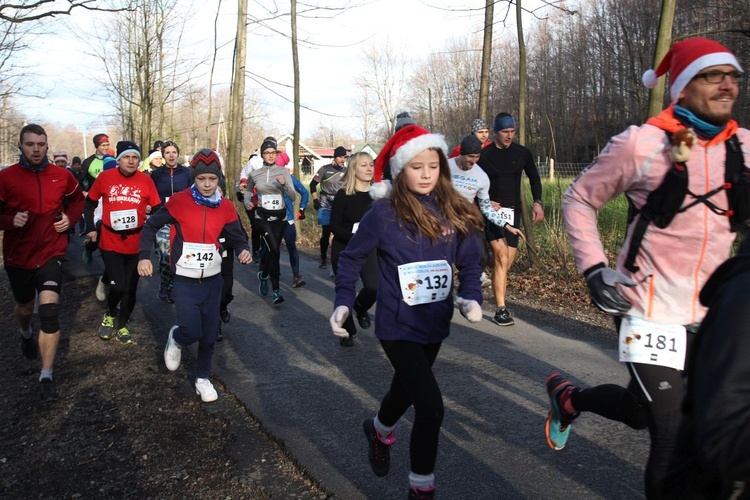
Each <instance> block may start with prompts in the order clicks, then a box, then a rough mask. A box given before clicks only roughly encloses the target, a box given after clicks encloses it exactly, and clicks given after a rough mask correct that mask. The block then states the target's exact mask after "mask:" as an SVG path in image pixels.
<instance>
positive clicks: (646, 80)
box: [641, 69, 659, 89]
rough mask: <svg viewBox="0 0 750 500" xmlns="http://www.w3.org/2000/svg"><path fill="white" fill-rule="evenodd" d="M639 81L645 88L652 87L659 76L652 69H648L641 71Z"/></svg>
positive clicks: (656, 82)
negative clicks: (641, 74) (641, 75)
mask: <svg viewBox="0 0 750 500" xmlns="http://www.w3.org/2000/svg"><path fill="white" fill-rule="evenodd" d="M641 81H642V82H643V85H645V86H646V87H647V88H649V89H652V88H654V87H656V85H657V84H658V83H659V77H658V76H657V75H656V71H654V70H653V69H650V70H648V71H646V72H645V73H643V77H641Z"/></svg>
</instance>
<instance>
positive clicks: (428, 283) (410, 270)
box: [398, 260, 453, 306]
mask: <svg viewBox="0 0 750 500" xmlns="http://www.w3.org/2000/svg"><path fill="white" fill-rule="evenodd" d="M398 279H399V284H400V285H401V297H402V298H403V300H404V302H406V303H407V304H409V305H410V306H413V305H417V304H429V303H430V302H438V301H441V300H444V299H445V298H446V297H448V296H449V295H451V294H452V293H453V268H452V267H451V266H450V264H448V262H447V261H445V260H431V261H425V262H412V263H411V264H403V265H400V266H398Z"/></svg>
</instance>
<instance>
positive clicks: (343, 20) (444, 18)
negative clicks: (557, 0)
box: [18, 0, 532, 137]
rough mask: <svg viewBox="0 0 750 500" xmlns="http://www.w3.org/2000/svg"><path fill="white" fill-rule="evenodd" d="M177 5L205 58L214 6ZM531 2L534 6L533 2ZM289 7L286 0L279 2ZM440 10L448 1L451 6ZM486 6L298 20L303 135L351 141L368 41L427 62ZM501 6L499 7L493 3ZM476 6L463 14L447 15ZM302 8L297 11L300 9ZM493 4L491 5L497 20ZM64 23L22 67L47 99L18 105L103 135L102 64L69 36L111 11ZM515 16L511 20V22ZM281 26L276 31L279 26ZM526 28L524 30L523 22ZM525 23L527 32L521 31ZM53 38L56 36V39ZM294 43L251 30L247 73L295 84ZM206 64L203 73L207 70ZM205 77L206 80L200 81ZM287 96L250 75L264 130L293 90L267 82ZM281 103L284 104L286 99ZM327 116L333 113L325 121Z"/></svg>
mask: <svg viewBox="0 0 750 500" xmlns="http://www.w3.org/2000/svg"><path fill="white" fill-rule="evenodd" d="M180 2H181V7H184V8H192V9H193V10H194V11H195V15H194V16H192V18H191V21H189V23H188V24H187V25H186V38H187V42H184V43H183V46H185V47H187V48H189V50H190V51H191V52H193V53H194V54H195V55H196V56H197V57H198V58H203V59H205V60H210V53H211V51H212V47H213V19H214V16H215V12H216V6H217V5H218V0H207V1H196V2H191V1H189V0H180ZM326 3H327V4H328V5H341V6H344V5H355V2H347V1H345V0H328V2H326ZM528 3H529V4H531V3H532V2H531V1H529V2H528ZM278 4H279V5H280V6H283V9H288V7H287V6H286V5H285V3H284V2H279V3H278ZM446 4H450V7H447V6H446ZM221 5H222V8H221V15H220V21H219V22H220V28H219V35H218V44H219V46H221V47H222V48H221V50H220V52H219V65H218V67H217V73H216V77H215V82H216V83H219V84H224V85H227V84H228V82H229V81H230V78H231V67H230V66H231V57H232V51H233V39H234V33H235V32H236V6H237V3H236V2H235V1H232V0H223V1H222V3H221ZM262 5H266V6H271V5H273V3H272V2H270V1H269V0H257V3H256V2H251V4H250V9H251V12H252V13H253V14H254V15H256V16H257V17H266V16H267V14H266V13H264V12H263V10H262V8H261V6H262ZM483 5H484V0H462V1H461V2H460V3H453V2H448V1H447V0H374V1H370V2H369V3H365V0H362V1H361V2H360V5H359V6H356V7H352V8H349V9H348V10H346V11H345V12H341V13H340V14H338V15H336V16H335V17H333V18H332V19H325V18H318V19H304V18H301V19H300V20H299V24H300V26H299V37H300V39H303V38H307V39H310V40H312V41H314V42H315V43H317V44H318V45H319V47H317V48H308V47H304V46H303V45H302V44H301V45H300V61H301V80H302V92H301V99H302V104H303V105H304V106H308V107H309V108H312V109H313V110H317V111H320V112H322V113H316V112H313V111H307V110H303V111H302V117H301V127H302V136H303V137H304V136H305V135H306V134H307V133H309V132H310V131H312V130H314V129H315V128H316V127H317V125H318V124H319V123H321V122H322V123H324V124H328V125H330V124H332V123H333V124H334V125H335V127H336V128H337V129H343V130H347V131H349V132H350V133H352V134H353V135H356V131H357V128H358V123H356V119H353V118H336V117H348V116H351V115H352V114H353V109H352V101H353V99H354V97H355V96H356V93H357V89H356V86H355V85H354V82H355V80H356V79H358V78H365V77H366V75H365V74H363V72H362V70H361V66H362V62H361V55H360V54H361V52H362V50H363V47H364V46H365V45H366V44H367V43H369V42H370V40H383V39H385V38H389V39H390V40H391V41H392V42H394V43H395V44H402V45H403V46H405V47H407V48H408V54H409V56H410V57H411V58H413V59H415V60H419V59H423V58H425V57H426V56H428V55H429V53H430V52H432V51H440V50H442V49H443V48H444V47H445V44H446V41H447V40H449V39H451V38H462V37H464V36H465V35H466V34H472V33H476V32H478V31H480V30H481V27H482V24H483V16H484V14H483V11H482V10H481V7H482V6H483ZM498 5H500V4H498ZM449 8H450V9H460V8H465V9H472V8H473V9H475V10H474V11H471V10H466V11H463V12H456V11H453V12H451V11H449V10H448V9H449ZM299 9H300V10H301V9H302V7H299ZM497 10H498V7H496V15H497ZM74 12H75V14H74V15H73V16H71V18H70V19H69V20H61V21H55V23H53V24H51V25H50V27H51V29H49V30H48V34H47V35H44V36H39V37H37V38H36V39H34V41H33V43H32V48H33V50H31V51H29V53H28V54H27V57H26V64H27V65H28V66H29V67H32V68H34V71H33V72H34V73H35V74H36V75H37V77H38V78H39V81H40V82H41V84H40V87H39V88H35V90H37V91H38V93H39V94H46V96H45V97H44V98H36V97H24V98H21V99H19V101H18V102H19V104H20V107H21V109H22V111H23V112H24V113H25V114H26V115H27V116H29V118H30V119H32V120H40V121H42V120H43V121H52V122H58V123H60V124H63V125H64V124H72V125H75V126H76V127H78V128H79V129H83V130H84V131H86V132H90V131H98V130H101V129H102V128H103V127H104V125H105V122H106V118H104V117H103V115H108V114H111V113H112V108H111V106H109V104H108V103H107V102H106V101H104V100H103V99H102V98H101V97H99V95H100V90H99V89H100V86H97V85H96V84H95V83H94V82H92V81H91V80H92V79H95V78H96V71H97V68H98V67H99V66H100V65H101V64H103V63H102V60H106V59H107V55H106V54H103V55H102V57H92V56H90V55H87V53H90V52H91V46H92V42H91V41H90V40H86V39H77V37H76V36H74V35H73V34H72V33H79V34H80V33H82V32H84V31H91V29H90V28H91V26H94V27H95V29H96V30H103V29H107V25H108V24H109V23H112V22H114V19H115V18H114V16H113V15H107V14H101V13H88V12H85V11H82V10H80V11H74ZM511 17H512V16H511ZM282 22H288V18H286V19H285V20H284V21H278V22H276V23H275V24H273V26H275V27H276V28H278V29H280V30H281V29H284V28H283V26H282V25H281V24H280V23H282ZM527 24H529V23H528V22H527ZM525 27H527V26H525ZM514 30H515V28H514V27H512V26H510V27H507V28H503V27H502V26H497V27H496V29H495V37H496V38H497V37H498V36H515V32H514ZM53 32H54V33H53ZM291 62H292V57H291V42H290V41H289V40H288V39H287V38H285V37H282V36H281V35H277V34H273V33H272V32H270V31H269V30H267V29H261V28H257V27H253V26H252V25H251V26H250V36H249V40H248V58H247V68H248V70H249V71H250V72H253V73H255V74H261V75H264V76H266V77H267V78H268V79H270V80H273V81H276V82H282V83H285V84H288V85H290V86H291V85H292V69H291V67H292V65H291ZM209 64H210V62H209V63H207V64H206V68H205V71H204V72H203V74H207V73H208V70H209ZM207 84H208V80H207V79H206V85H207ZM270 87H271V88H273V89H274V90H275V91H277V92H278V93H280V94H282V96H283V97H279V96H277V95H274V93H272V92H270V91H268V90H266V89H264V88H262V87H261V86H259V85H258V84H257V83H255V82H253V81H252V80H251V79H248V80H247V89H248V91H249V90H251V89H252V90H254V91H255V92H257V94H258V95H259V96H260V97H261V99H262V100H263V101H264V102H265V103H266V110H267V111H268V114H267V118H266V125H267V126H268V128H269V130H276V131H279V132H282V131H289V132H291V131H292V127H293V106H292V102H291V101H292V97H293V94H292V89H291V88H284V87H279V86H275V85H270ZM285 98H286V99H285ZM326 115H333V117H331V116H326Z"/></svg>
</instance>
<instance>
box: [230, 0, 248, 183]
mask: <svg viewBox="0 0 750 500" xmlns="http://www.w3.org/2000/svg"><path fill="white" fill-rule="evenodd" d="M247 2H248V0H237V38H236V40H235V46H234V54H235V55H234V75H233V77H232V98H231V103H232V104H231V108H230V110H229V136H230V141H229V147H228V150H227V164H226V168H225V170H226V174H227V191H229V193H225V194H229V195H230V196H234V184H235V181H236V179H237V176H238V175H239V171H240V167H239V166H240V163H241V158H242V120H243V119H244V115H245V59H246V53H247Z"/></svg>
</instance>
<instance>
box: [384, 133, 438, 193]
mask: <svg viewBox="0 0 750 500" xmlns="http://www.w3.org/2000/svg"><path fill="white" fill-rule="evenodd" d="M429 148H438V149H441V150H442V151H443V153H444V154H446V155H447V154H448V144H447V143H446V142H445V138H444V137H443V136H442V135H440V134H433V133H431V132H430V131H429V130H427V129H424V128H422V127H420V126H419V125H407V126H405V127H404V128H401V129H399V131H398V132H396V133H395V134H393V135H392V136H391V138H390V139H388V142H386V143H385V146H383V149H382V150H380V153H378V157H377V158H376V159H375V178H374V180H375V184H373V185H372V186H371V187H370V197H372V199H373V200H377V199H380V198H387V197H389V196H390V195H391V182H392V181H393V179H395V178H396V177H397V176H398V174H399V173H400V172H401V170H403V169H404V167H405V166H406V165H407V164H408V163H409V162H410V161H411V160H412V159H413V158H414V157H415V156H417V155H418V154H419V153H421V152H422V151H424V150H425V149H429Z"/></svg>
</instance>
